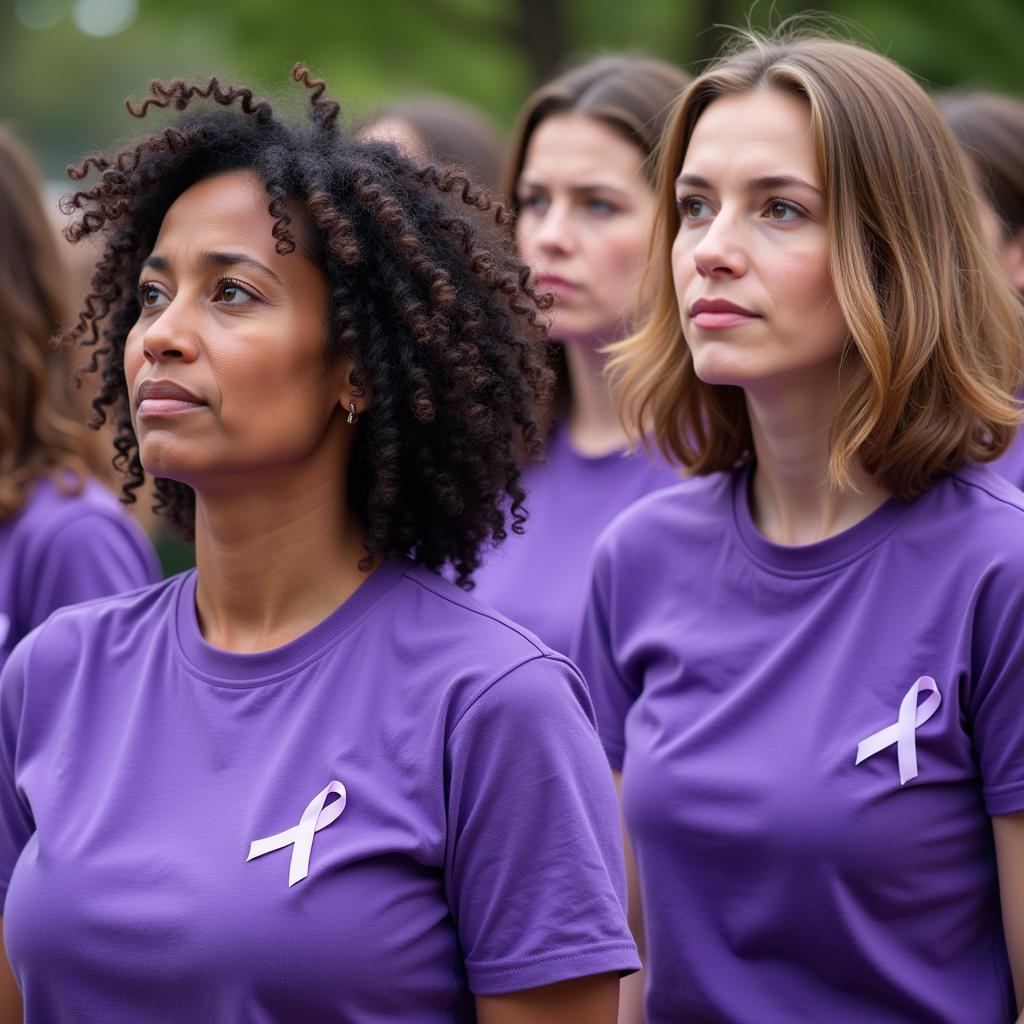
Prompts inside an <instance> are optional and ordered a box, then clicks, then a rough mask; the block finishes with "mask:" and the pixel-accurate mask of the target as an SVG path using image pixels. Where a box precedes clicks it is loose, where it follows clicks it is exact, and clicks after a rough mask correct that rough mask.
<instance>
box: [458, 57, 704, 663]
mask: <svg viewBox="0 0 1024 1024" xmlns="http://www.w3.org/2000/svg"><path fill="white" fill-rule="evenodd" d="M688 81H689V77H688V76H687V75H686V74H685V73H684V72H682V71H680V70H679V69H678V68H675V67H672V65H670V64H665V63H663V62H662V61H657V60H651V59H644V58H639V57H622V56H607V57H600V58H597V59H595V60H591V61H588V62H587V63H586V64H583V65H582V66H580V67H578V68H575V69H574V70H572V71H569V72H567V73H566V74H564V75H562V76H561V77H559V78H556V79H555V80H554V81H553V82H550V83H548V84H547V85H545V86H543V87H542V88H541V89H539V90H538V91H537V92H536V93H534V94H533V96H531V97H530V98H529V100H527V102H526V106H525V108H524V110H523V113H522V115H521V116H520V121H519V128H518V130H517V133H516V136H515V139H514V140H513V143H512V148H511V155H510V159H509V165H508V168H507V172H506V185H505V192H506V194H507V195H509V196H512V197H513V207H514V209H515V210H516V211H517V213H518V217H517V222H516V241H517V243H518V246H519V253H520V256H521V257H522V258H523V259H524V260H525V262H527V263H528V264H529V265H530V267H531V270H532V271H533V274H534V278H533V282H534V285H535V287H536V288H537V289H538V290H539V291H543V292H548V293H550V294H551V295H552V296H553V299H554V307H553V310H552V314H551V317H552V324H551V338H552V340H553V341H554V343H555V346H557V347H554V348H553V354H554V358H555V361H556V365H557V366H558V372H559V375H560V388H559V393H558V394H557V396H556V408H555V409H554V411H553V416H552V419H553V423H552V424H551V426H550V431H549V434H550V436H549V438H548V442H547V447H546V451H545V456H546V457H545V464H544V465H540V466H530V467H529V468H528V469H527V471H526V474H525V480H524V484H525V487H526V489H527V491H528V493H529V495H530V522H529V525H528V527H527V529H526V532H525V534H524V535H523V536H522V537H514V538H511V539H510V542H509V543H508V544H507V545H502V546H501V547H500V548H498V549H497V550H496V551H494V552H492V553H489V554H488V555H487V557H486V558H485V561H484V565H483V566H482V567H481V569H480V571H479V572H478V573H477V574H476V576H475V580H476V584H477V587H476V590H475V591H474V593H475V594H476V596H477V597H479V598H480V599H481V600H482V601H486V602H487V603H488V604H491V605H493V606H494V607H495V608H497V609H498V610H499V611H500V612H502V613H503V614H505V615H508V616H509V618H511V619H514V620H515V621H516V622H521V623H522V624H523V625H525V626H527V627H529V628H530V629H532V630H534V631H535V632H536V633H537V635H538V636H540V637H541V639H542V640H544V642H545V643H547V644H550V645H551V646H552V647H554V648H555V649H556V650H559V651H568V650H569V645H570V643H571V641H572V633H573V629H574V628H575V626H576V623H577V620H578V619H579V616H580V612H581V611H582V607H583V601H584V597H585V595H586V586H587V565H588V563H589V560H590V553H591V549H592V547H593V544H594V541H595V540H596V539H597V536H598V534H599V533H600V532H601V530H603V529H604V527H605V526H607V525H608V523H609V522H611V520H612V519H614V518H615V516H616V515H618V513H619V512H621V511H622V510H623V509H624V508H625V507H626V506H627V505H628V504H630V502H632V501H635V500H636V499H637V498H640V497H642V496H643V495H645V494H647V493H648V492H649V491H652V490H654V489H656V488H658V487H665V486H667V485H669V484H672V483H675V482H676V481H677V480H678V473H677V472H676V471H674V470H673V469H672V468H671V467H669V466H668V465H666V464H665V463H664V462H662V461H661V460H660V459H655V460H651V459H650V458H648V457H647V455H646V454H645V453H643V452H640V453H637V452H629V451H628V450H627V448H628V444H627V438H626V435H625V433H624V432H623V429H622V425H621V424H620V422H619V418H618V415H617V414H616V411H615V406H614V403H613V400H612V396H611V392H610V391H609V388H608V382H607V380H606V379H605V376H604V366H605V361H606V358H607V357H606V355H605V352H604V346H605V345H607V344H608V343H609V342H612V341H615V340H617V339H619V338H622V337H623V336H624V335H625V334H627V333H628V332H629V330H630V328H631V327H632V326H633V325H634V324H635V322H636V319H637V317H638V315H639V313H640V311H641V308H642V302H641V298H640V284H641V279H642V276H643V270H644V266H645V263H646V258H647V250H648V245H649V242H650V233H651V223H652V218H653V216H654V208H655V194H654V163H653V159H652V157H653V154H654V152H655V150H656V148H657V146H658V141H659V139H660V137H661V133H662V129H663V128H664V126H665V123H666V121H667V119H668V114H669V111H670V110H671V109H672V104H673V103H674V101H675V100H676V98H677V97H678V96H679V94H680V93H681V92H682V91H683V89H684V87H685V86H686V83H687V82H688Z"/></svg>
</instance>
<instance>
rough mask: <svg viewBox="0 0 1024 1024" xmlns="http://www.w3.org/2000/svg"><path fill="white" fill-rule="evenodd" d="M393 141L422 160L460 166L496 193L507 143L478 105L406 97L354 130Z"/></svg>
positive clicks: (450, 99)
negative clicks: (504, 146)
mask: <svg viewBox="0 0 1024 1024" xmlns="http://www.w3.org/2000/svg"><path fill="white" fill-rule="evenodd" d="M356 134H357V135H358V136H359V137H360V138H363V139H380V140H384V141H388V142H393V143H395V145H396V146H398V148H399V149H401V150H402V152H403V153H405V154H406V156H408V157H409V159H410V160H412V161H414V162H415V163H418V164H423V165H426V164H437V165H438V166H448V167H458V168H460V169H461V170H463V171H465V172H466V173H467V174H468V175H469V177H470V178H471V179H472V180H473V181H474V182H475V183H476V184H478V185H481V186H483V187H484V188H485V189H486V190H487V191H488V192H490V193H491V194H493V195H496V194H497V192H498V186H499V184H500V180H499V179H500V177H501V165H502V157H503V145H502V140H501V133H500V132H499V131H498V129H497V127H496V126H495V124H494V122H493V121H491V119H490V118H489V117H488V116H487V115H486V114H485V113H484V112H483V111H482V110H480V109H479V108H477V107H474V106H472V105H471V104H469V103H466V102H464V101H463V100H458V99H454V98H453V97H451V96H435V95H432V94H429V93H428V94H424V95H422V96H406V97H402V98H399V99H396V100H393V101H392V102H391V103H388V104H386V105H385V106H384V107H383V108H381V110H380V112H379V113H377V115H376V116H374V117H373V118H371V119H370V120H368V121H365V122H364V123H363V124H362V125H361V126H360V127H359V129H358V130H357V133H356Z"/></svg>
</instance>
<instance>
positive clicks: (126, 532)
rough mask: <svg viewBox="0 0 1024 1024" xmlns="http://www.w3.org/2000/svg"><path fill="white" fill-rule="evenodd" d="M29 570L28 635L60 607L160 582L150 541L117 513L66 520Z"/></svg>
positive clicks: (88, 513) (96, 513)
mask: <svg viewBox="0 0 1024 1024" xmlns="http://www.w3.org/2000/svg"><path fill="white" fill-rule="evenodd" d="M28 567H29V572H28V576H29V578H28V579H27V580H26V581H25V588H26V590H27V593H26V594H25V604H24V605H23V607H25V608H26V609H27V610H28V614H27V616H26V618H27V621H26V622H25V623H24V626H25V630H26V632H27V631H28V630H30V629H34V628H35V627H36V626H38V625H39V624H40V623H42V622H43V621H45V620H46V618H47V617H48V616H49V615H50V614H51V613H53V612H55V611H56V610H57V609H58V608H63V607H65V606H66V605H71V604H78V603H79V602H81V601H91V600H93V599H94V598H97V597H107V596H109V595H111V594H120V593H123V592H125V591H127V590H135V589H136V588H138V587H144V586H146V585H147V584H150V583H155V582H157V581H158V580H159V579H160V573H159V566H158V565H157V562H156V556H155V555H154V553H153V550H152V548H151V547H150V545H149V542H148V541H147V540H146V538H145V536H144V535H143V534H142V532H141V530H139V528H138V527H137V526H136V525H135V524H134V523H133V522H131V521H130V520H128V519H127V517H126V516H124V515H123V514H121V513H119V512H117V511H116V510H114V511H112V512H109V513H108V512H104V511H86V512H84V513H82V514H79V515H76V516H74V517H73V518H71V517H68V518H65V519H63V520H62V521H61V522H60V523H59V525H58V526H57V528H56V529H54V530H53V531H52V532H49V534H48V536H47V537H46V538H45V540H44V541H42V542H41V543H40V545H39V550H38V552H36V553H35V554H34V557H33V558H32V559H31V560H30V561H29V563H28Z"/></svg>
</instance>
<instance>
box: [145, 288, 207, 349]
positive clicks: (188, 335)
mask: <svg viewBox="0 0 1024 1024" xmlns="http://www.w3.org/2000/svg"><path fill="white" fill-rule="evenodd" d="M142 354H143V355H144V356H145V359H146V362H148V363H166V362H183V363H191V362H193V361H194V360H195V359H196V357H197V356H198V354H199V337H198V333H197V327H196V324H195V322H194V315H193V314H192V313H191V312H190V310H189V308H188V305H187V303H186V301H185V297H184V296H182V295H180V294H179V295H177V296H175V298H174V299H172V300H171V301H170V302H169V303H168V304H167V305H166V306H164V307H163V311H162V312H161V313H160V314H159V315H158V316H154V317H153V318H152V319H151V320H150V322H149V323H148V324H146V326H145V330H144V331H143V334H142Z"/></svg>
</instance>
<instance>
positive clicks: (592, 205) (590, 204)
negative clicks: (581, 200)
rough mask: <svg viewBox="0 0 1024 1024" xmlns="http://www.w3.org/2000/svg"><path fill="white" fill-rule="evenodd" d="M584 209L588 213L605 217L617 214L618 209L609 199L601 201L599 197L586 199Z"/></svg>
mask: <svg viewBox="0 0 1024 1024" xmlns="http://www.w3.org/2000/svg"><path fill="white" fill-rule="evenodd" d="M585 205H586V208H587V210H588V211H589V212H590V213H596V214H598V215H599V216H602V217H606V216H608V215H609V214H612V213H618V212H619V208H618V206H616V205H615V203H613V202H612V201H611V200H610V199H603V198H602V197H601V196H591V197H590V198H589V199H587V201H586V203H585Z"/></svg>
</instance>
